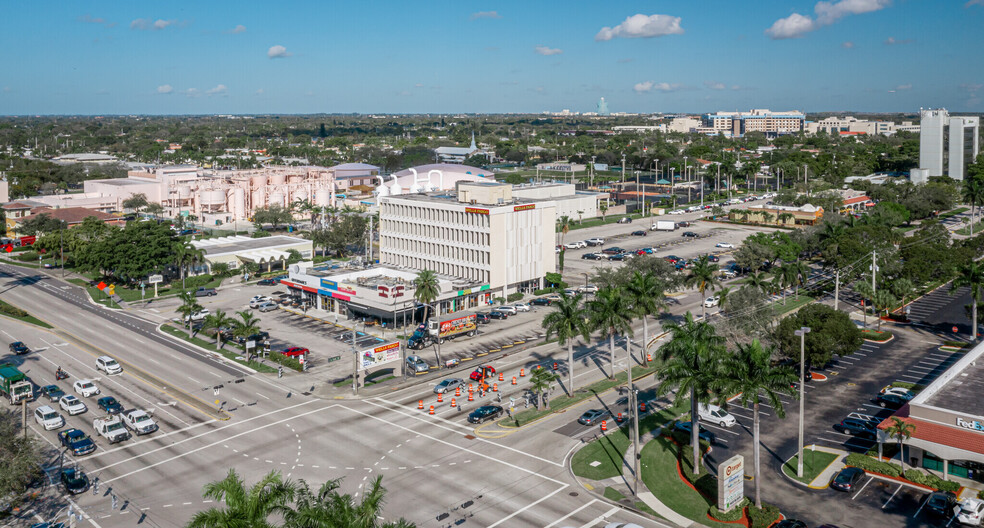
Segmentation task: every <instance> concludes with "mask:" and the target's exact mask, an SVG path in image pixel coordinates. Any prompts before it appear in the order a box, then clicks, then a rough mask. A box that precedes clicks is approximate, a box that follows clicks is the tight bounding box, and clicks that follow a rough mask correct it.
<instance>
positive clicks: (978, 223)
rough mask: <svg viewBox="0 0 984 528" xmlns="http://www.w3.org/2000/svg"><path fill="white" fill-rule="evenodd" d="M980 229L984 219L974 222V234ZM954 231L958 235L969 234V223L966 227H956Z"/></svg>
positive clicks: (983, 226) (983, 227)
mask: <svg viewBox="0 0 984 528" xmlns="http://www.w3.org/2000/svg"><path fill="white" fill-rule="evenodd" d="M982 229H984V220H978V221H976V222H974V234H975V235H976V234H978V233H980V232H981V230H982ZM954 233H956V234H958V235H965V236H969V235H970V225H967V227H961V228H960V229H957V230H956V231H954Z"/></svg>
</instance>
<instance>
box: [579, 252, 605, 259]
mask: <svg viewBox="0 0 984 528" xmlns="http://www.w3.org/2000/svg"><path fill="white" fill-rule="evenodd" d="M603 258H605V257H604V255H599V254H598V253H585V254H583V255H581V260H601V259H603Z"/></svg>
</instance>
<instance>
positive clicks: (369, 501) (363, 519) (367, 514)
mask: <svg viewBox="0 0 984 528" xmlns="http://www.w3.org/2000/svg"><path fill="white" fill-rule="evenodd" d="M382 480H383V477H382V476H381V475H377V476H376V478H374V479H373V480H372V482H371V483H369V484H368V485H367V486H366V487H365V491H364V493H363V495H362V500H361V501H359V502H358V503H356V501H355V499H354V498H353V497H352V496H351V495H348V494H345V495H342V494H341V493H339V491H338V490H339V488H340V486H341V481H340V480H337V479H336V480H330V481H328V482H326V483H324V484H323V485H322V486H321V487H320V488H319V489H318V491H317V492H314V491H312V490H311V489H310V488H309V487H308V484H307V482H305V481H304V480H301V481H300V483H299V484H298V486H297V488H296V493H295V500H294V507H293V508H292V509H289V510H288V511H286V512H284V515H283V517H284V528H348V527H359V528H413V527H414V525H413V524H412V523H410V522H408V521H406V520H404V519H399V520H397V521H394V522H388V523H383V522H382V521H381V520H380V519H381V514H382V508H383V504H384V502H385V495H386V490H385V489H383V486H382Z"/></svg>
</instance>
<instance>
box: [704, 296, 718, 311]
mask: <svg viewBox="0 0 984 528" xmlns="http://www.w3.org/2000/svg"><path fill="white" fill-rule="evenodd" d="M720 303H721V298H720V297H718V296H717V295H715V296H713V297H708V298H706V299H704V308H714V307H715V306H717V305H718V304H720Z"/></svg>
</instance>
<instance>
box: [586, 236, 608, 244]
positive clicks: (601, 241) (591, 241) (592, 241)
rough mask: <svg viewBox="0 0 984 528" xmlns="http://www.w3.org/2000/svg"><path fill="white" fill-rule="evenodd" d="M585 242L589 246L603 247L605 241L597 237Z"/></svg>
mask: <svg viewBox="0 0 984 528" xmlns="http://www.w3.org/2000/svg"><path fill="white" fill-rule="evenodd" d="M585 242H587V243H588V245H589V246H604V245H605V239H604V238H598V237H595V238H589V239H587V240H585Z"/></svg>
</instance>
